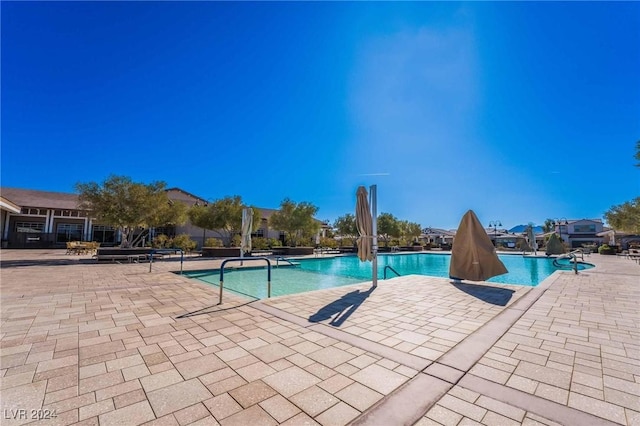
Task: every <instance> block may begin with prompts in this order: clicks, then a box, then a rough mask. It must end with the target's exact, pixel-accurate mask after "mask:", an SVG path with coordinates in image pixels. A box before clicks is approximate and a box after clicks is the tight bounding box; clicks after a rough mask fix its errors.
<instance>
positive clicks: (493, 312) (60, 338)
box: [0, 250, 640, 425]
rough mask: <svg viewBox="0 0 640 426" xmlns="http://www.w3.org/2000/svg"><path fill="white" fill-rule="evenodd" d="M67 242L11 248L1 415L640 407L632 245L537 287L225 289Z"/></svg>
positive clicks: (606, 415)
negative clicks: (624, 254)
mask: <svg viewBox="0 0 640 426" xmlns="http://www.w3.org/2000/svg"><path fill="white" fill-rule="evenodd" d="M63 253H64V251H59V252H58V251H28V250H24V251H17V250H3V251H2V253H1V255H2V270H1V276H0V278H1V282H0V290H1V299H0V301H1V306H0V318H1V323H0V380H1V382H2V383H1V399H2V402H1V404H2V424H26V423H32V424H47V425H54V424H87V425H89V424H95V425H98V424H99V425H119V424H126V425H128V424H173V425H186V424H202V425H204V424H214V425H215V424H220V425H253V424H287V425H303V424H321V425H343V424H351V423H353V424H371V425H389V424H419V425H426V424H487V425H502V424H512V423H514V424H627V425H632V424H640V406H639V404H640V351H639V346H638V341H639V339H638V337H639V336H638V330H639V327H638V325H639V323H640V319H639V316H638V309H637V306H638V302H639V301H640V289H639V288H638V281H639V280H638V277H639V276H640V267H638V265H637V263H635V262H632V261H630V260H628V259H623V258H617V257H615V256H600V255H592V256H591V257H590V258H587V260H589V261H591V262H592V263H594V264H596V268H594V269H590V270H586V271H582V272H581V273H580V274H579V275H574V274H573V273H571V272H556V273H555V274H554V275H552V277H550V278H549V279H547V280H546V281H545V282H544V283H543V284H542V285H541V286H538V287H536V288H531V287H523V286H509V285H495V284H490V283H480V284H473V285H471V284H468V285H462V286H460V285H459V286H455V285H453V284H451V283H449V280H446V279H440V278H432V277H422V276H415V275H414V276H406V277H400V278H395V279H390V280H386V281H380V283H379V285H378V287H377V288H375V289H374V290H373V291H371V286H370V283H363V284H358V285H355V286H347V287H341V288H336V289H329V290H322V291H318V292H313V293H305V294H299V295H292V296H284V297H278V298H273V299H269V300H262V301H251V300H248V299H244V298H242V297H240V296H235V295H233V294H232V293H230V292H226V293H225V294H224V303H223V305H222V306H216V303H217V301H218V289H217V287H211V286H207V285H205V284H203V283H200V282H197V281H193V280H189V279H187V278H185V277H182V276H180V275H177V274H174V273H171V272H170V271H173V270H176V269H179V263H178V262H177V261H176V258H174V259H173V260H167V261H163V262H158V263H154V264H153V267H152V272H149V265H148V264H95V263H92V262H90V261H89V260H88V259H87V258H83V257H82V256H78V257H70V256H64V254H63ZM219 264H220V261H219V260H205V259H202V258H193V259H187V261H186V262H185V263H184V267H185V269H209V268H215V267H217V266H219ZM185 314H186V315H185ZM22 410H24V411H22ZM53 413H55V417H51V418H46V417H50V415H51V414H53ZM38 417H40V419H38Z"/></svg>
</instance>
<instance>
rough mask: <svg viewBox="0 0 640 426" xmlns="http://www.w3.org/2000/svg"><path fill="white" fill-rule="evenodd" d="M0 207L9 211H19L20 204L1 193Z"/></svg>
mask: <svg viewBox="0 0 640 426" xmlns="http://www.w3.org/2000/svg"><path fill="white" fill-rule="evenodd" d="M0 209H2V210H6V211H8V212H11V213H20V206H18V205H16V204H14V203H12V202H11V201H9V200H7V199H6V198H4V197H3V196H1V195H0Z"/></svg>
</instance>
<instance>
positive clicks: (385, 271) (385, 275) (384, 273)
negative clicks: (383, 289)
mask: <svg viewBox="0 0 640 426" xmlns="http://www.w3.org/2000/svg"><path fill="white" fill-rule="evenodd" d="M387 269H391V270H392V271H393V273H394V274H396V275H397V276H400V274H399V273H398V271H396V270H395V269H393V268H392V267H391V266H389V265H387V266H385V267H384V271H383V277H384V278H382V279H383V280H386V279H387Z"/></svg>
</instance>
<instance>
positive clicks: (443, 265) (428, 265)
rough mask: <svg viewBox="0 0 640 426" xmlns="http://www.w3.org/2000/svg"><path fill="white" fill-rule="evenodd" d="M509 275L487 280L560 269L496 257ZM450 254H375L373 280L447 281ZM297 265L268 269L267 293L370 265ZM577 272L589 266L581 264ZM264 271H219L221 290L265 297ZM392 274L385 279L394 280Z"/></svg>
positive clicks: (340, 279)
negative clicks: (418, 277)
mask: <svg viewBox="0 0 640 426" xmlns="http://www.w3.org/2000/svg"><path fill="white" fill-rule="evenodd" d="M499 257H500V260H501V261H502V262H503V263H504V265H505V266H506V267H507V270H508V271H509V272H508V273H507V274H504V275H499V276H497V277H493V278H491V279H489V280H488V281H489V282H494V283H503V284H519V285H525V286H536V285H538V284H539V283H540V282H542V281H543V280H544V279H545V278H547V277H548V276H549V275H551V274H552V273H553V272H555V271H556V270H558V269H559V268H557V267H555V266H554V265H553V259H551V258H540V257H523V256H517V255H503V256H499ZM450 260H451V256H450V255H449V254H431V253H411V254H403V253H400V254H382V255H379V256H378V278H379V279H382V278H383V273H384V268H385V266H387V265H389V266H390V267H392V268H393V269H395V270H396V271H398V273H400V274H401V275H410V274H417V275H428V276H433V277H444V278H447V277H449V261H450ZM295 262H296V263H298V265H297V266H296V267H291V266H286V267H283V266H282V263H281V266H280V267H279V268H276V267H272V270H271V295H272V296H282V295H286V294H294V293H302V292H306V291H312V290H320V289H324V288H332V287H339V286H344V285H349V284H356V283H359V282H362V281H369V280H371V262H360V260H359V259H358V258H357V257H356V256H342V257H327V258H314V259H296V260H295ZM579 266H580V268H581V269H584V268H585V267H590V265H588V264H580V265H579ZM265 269H266V268H262V267H261V268H245V269H227V268H225V272H224V284H225V289H228V290H231V291H234V292H236V293H240V294H244V295H247V296H250V297H255V298H258V299H262V298H265V297H267V285H266V283H267V274H266V271H265ZM185 275H187V276H188V277H191V278H196V279H199V280H201V281H204V282H206V283H209V284H214V285H216V286H217V285H218V284H219V283H220V270H217V269H216V270H207V271H192V272H185ZM394 276H395V274H393V273H392V272H388V273H387V278H391V277H394Z"/></svg>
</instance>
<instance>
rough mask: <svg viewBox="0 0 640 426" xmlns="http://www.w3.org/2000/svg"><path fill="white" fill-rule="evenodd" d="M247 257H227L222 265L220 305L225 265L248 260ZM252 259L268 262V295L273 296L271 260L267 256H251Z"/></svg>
mask: <svg viewBox="0 0 640 426" xmlns="http://www.w3.org/2000/svg"><path fill="white" fill-rule="evenodd" d="M246 260H247V258H245V257H231V258H229V259H226V260H224V261H223V262H222V264H221V265H220V299H219V300H218V305H222V290H223V288H224V265H226V264H227V262H242V261H246ZM251 260H264V261H266V262H267V297H271V261H270V260H269V259H267V258H266V257H251Z"/></svg>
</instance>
